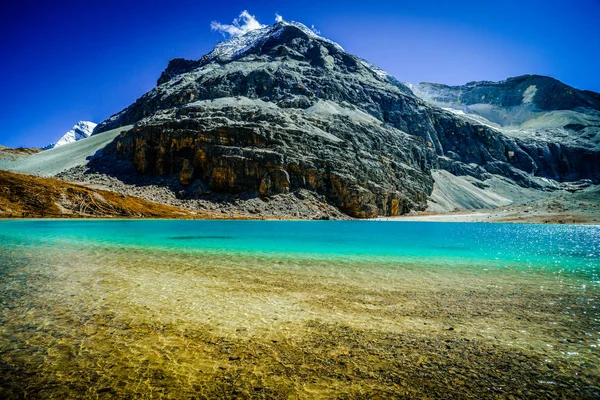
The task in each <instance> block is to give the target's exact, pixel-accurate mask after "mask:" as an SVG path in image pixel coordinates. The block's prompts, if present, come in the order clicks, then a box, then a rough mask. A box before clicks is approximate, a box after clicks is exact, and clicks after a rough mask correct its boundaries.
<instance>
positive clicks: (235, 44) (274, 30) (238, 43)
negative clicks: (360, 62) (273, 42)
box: [204, 21, 344, 62]
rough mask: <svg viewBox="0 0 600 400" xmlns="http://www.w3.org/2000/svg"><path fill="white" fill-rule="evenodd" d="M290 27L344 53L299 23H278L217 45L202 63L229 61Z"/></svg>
mask: <svg viewBox="0 0 600 400" xmlns="http://www.w3.org/2000/svg"><path fill="white" fill-rule="evenodd" d="M290 27H295V28H297V29H299V30H300V31H302V32H303V33H304V34H305V35H307V36H308V37H310V38H312V39H317V40H321V41H324V42H326V43H329V44H331V45H333V46H334V47H336V48H337V49H338V50H340V51H344V49H343V48H342V46H340V45H339V44H337V43H335V42H333V41H331V40H329V39H325V38H324V37H321V36H319V35H317V34H316V33H315V32H314V31H313V30H312V29H310V28H308V27H307V26H306V25H304V24H301V23H300V22H289V21H279V22H277V23H275V24H273V25H269V26H266V27H264V28H260V29H255V30H252V31H250V32H248V33H246V34H245V35H242V36H237V37H234V38H232V39H230V40H227V41H225V42H220V43H218V44H217V45H216V46H215V48H214V49H213V51H211V52H210V53H208V54H207V55H206V56H205V59H204V61H205V62H210V61H221V62H224V61H231V60H233V59H235V58H237V57H238V56H241V55H243V54H244V53H246V52H247V51H248V50H250V49H252V48H255V47H256V46H260V45H262V44H264V43H266V42H267V41H268V40H269V39H277V38H279V36H280V35H281V34H282V33H283V32H284V31H285V30H286V29H289V28H290Z"/></svg>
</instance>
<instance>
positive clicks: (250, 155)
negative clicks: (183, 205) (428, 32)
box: [94, 21, 600, 217]
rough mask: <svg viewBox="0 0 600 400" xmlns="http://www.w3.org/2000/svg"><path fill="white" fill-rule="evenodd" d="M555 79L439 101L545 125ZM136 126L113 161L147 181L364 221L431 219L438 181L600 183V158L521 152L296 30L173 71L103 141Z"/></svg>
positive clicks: (554, 150) (117, 119) (527, 148)
mask: <svg viewBox="0 0 600 400" xmlns="http://www.w3.org/2000/svg"><path fill="white" fill-rule="evenodd" d="M542 78H543V77H536V76H528V77H524V78H523V79H515V80H507V81H503V82H498V83H491V82H485V83H478V84H472V85H470V86H464V87H460V88H459V89H457V90H455V88H452V87H446V86H444V85H437V86H432V87H434V89H435V91H436V93H441V94H442V95H444V96H450V97H452V98H456V99H458V100H459V101H471V100H472V101H478V102H481V101H482V97H483V100H484V101H488V100H489V102H491V103H492V104H495V103H498V104H502V107H505V105H507V104H512V103H515V104H516V103H518V104H524V106H523V107H524V109H525V111H531V110H530V108H532V107H538V103H539V102H540V101H545V98H546V97H547V96H550V95H549V94H547V89H546V88H547V87H551V86H552V82H550V83H547V82H549V81H545V80H544V79H542ZM538 85H539V87H538ZM413 89H414V90H416V89H415V88H414V87H413ZM442 92H443V93H442ZM436 93H434V94H436ZM574 93H575V92H574ZM582 93H583V92H582ZM416 94H419V93H416ZM576 94H577V93H576ZM471 97H472V99H471ZM587 97H589V98H592V97H590V96H587ZM551 98H552V97H551ZM592 99H593V98H592ZM488 104H489V103H488ZM488 104H484V106H486V107H487V105H488ZM539 104H541V103H539ZM484 108H485V107H484ZM488 108H489V107H488ZM485 109H487V108H485ZM491 110H492V111H495V110H496V108H491ZM509 111H510V110H509ZM509 111H506V115H511V116H514V113H513V112H512V111H510V112H509ZM488 122H489V121H488ZM508 122H510V121H508ZM125 125H134V128H133V129H131V130H130V131H128V132H127V133H125V134H123V135H120V136H119V137H118V138H116V139H115V140H114V141H113V142H112V143H111V144H110V145H108V146H107V147H106V148H105V149H104V153H103V154H104V155H105V156H107V157H116V158H117V159H119V160H126V161H128V162H131V163H132V164H133V166H134V167H135V170H136V171H137V173H139V174H143V175H173V176H178V179H179V181H180V183H181V184H182V185H186V186H189V187H196V186H194V185H199V186H202V187H203V188H206V189H203V190H202V193H206V192H207V191H208V192H212V193H223V194H235V195H242V194H243V195H244V196H246V195H247V196H250V197H251V196H253V195H259V196H261V197H264V198H268V197H269V196H277V195H280V194H281V195H284V194H288V193H294V192H296V191H298V190H308V191H310V192H313V193H316V194H317V195H319V196H323V198H324V199H325V200H326V201H327V202H329V203H330V204H333V205H335V206H336V207H338V208H339V209H340V210H342V211H343V212H345V213H347V214H348V215H351V216H354V217H374V216H377V215H398V214H402V213H406V212H408V211H410V210H422V209H424V208H425V207H426V205H427V203H426V202H427V198H428V196H430V195H431V193H432V189H433V176H432V173H431V170H432V169H444V170H446V171H448V172H451V173H453V174H456V175H468V176H471V177H473V178H475V179H478V180H485V179H488V178H490V177H491V176H492V175H500V176H503V177H505V178H508V179H510V180H512V181H515V182H517V183H518V184H519V185H523V186H534V185H537V183H536V181H535V180H533V179H532V178H531V177H532V176H534V175H537V176H542V177H545V178H551V179H555V180H578V179H593V180H594V181H596V180H598V178H599V175H598V174H599V171H600V163H598V161H597V160H598V159H597V154H596V153H595V152H594V151H588V150H586V149H575V148H574V147H572V146H571V143H569V142H565V143H563V144H560V145H556V144H554V143H550V142H545V143H539V142H537V141H535V140H534V141H529V140H521V138H520V137H515V136H508V134H504V133H503V132H501V131H500V130H498V129H497V128H496V127H494V126H490V124H489V123H488V124H486V123H481V122H480V121H473V120H472V119H467V120H466V119H464V118H462V117H461V116H458V115H456V114H455V113H453V112H448V111H446V110H442V109H441V108H438V107H436V106H434V105H430V104H427V103H426V102H425V101H423V100H421V99H419V97H417V95H415V93H413V92H412V91H411V90H410V89H409V88H408V87H407V86H405V85H404V84H401V83H400V82H398V81H397V80H395V79H394V78H393V77H391V76H390V75H388V74H387V73H386V72H385V71H383V70H381V69H379V68H377V67H375V66H374V65H372V64H370V63H369V62H368V61H365V60H363V59H362V58H360V57H358V56H356V55H353V54H349V53H347V52H345V51H344V49H343V48H342V47H341V46H339V45H338V44H336V43H334V42H332V41H330V40H327V39H325V38H322V37H320V36H318V35H317V34H316V33H315V32H313V31H312V30H310V29H309V28H307V27H306V26H304V25H302V24H298V23H294V22H285V21H280V22H278V23H276V24H273V25H270V26H266V27H261V28H258V29H254V30H252V31H250V32H247V33H246V34H244V35H241V36H238V37H235V38H233V39H231V40H228V41H225V42H221V43H219V44H217V45H216V46H215V48H214V49H213V50H212V51H211V52H210V53H208V54H206V55H205V56H203V57H202V58H200V59H199V60H184V59H175V60H172V61H171V62H170V63H169V66H168V67H167V69H166V70H165V71H164V72H163V74H162V75H161V77H160V79H159V81H158V85H157V87H155V88H154V89H152V90H151V91H149V92H148V93H146V94H144V95H143V96H142V97H140V98H139V99H138V100H136V102H135V103H133V104H132V105H130V106H129V107H127V108H126V109H124V110H122V111H121V112H119V113H117V114H115V115H113V116H112V117H110V118H109V119H108V120H106V121H104V122H103V123H101V124H100V125H99V126H98V127H97V128H96V130H95V131H94V134H97V133H100V132H103V131H108V130H112V129H116V128H119V127H121V126H125ZM584 134H586V135H587V132H584ZM108 164H110V165H113V163H112V161H111V162H109V163H108ZM253 193H254V194H253Z"/></svg>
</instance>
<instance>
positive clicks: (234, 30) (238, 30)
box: [210, 10, 277, 38]
mask: <svg viewBox="0 0 600 400" xmlns="http://www.w3.org/2000/svg"><path fill="white" fill-rule="evenodd" d="M275 19H277V17H276V18H275ZM264 27H265V25H262V24H261V23H260V22H258V20H257V19H256V17H255V16H254V15H250V13H249V12H248V11H246V10H244V11H242V13H241V14H240V16H239V17H238V18H235V19H234V20H233V23H232V24H231V25H228V24H221V23H219V22H217V21H213V22H211V23H210V29H212V30H213V31H217V32H220V33H221V34H222V35H223V36H226V35H229V37H230V38H234V37H237V36H241V35H244V34H246V33H248V32H250V31H253V30H255V29H260V28H264Z"/></svg>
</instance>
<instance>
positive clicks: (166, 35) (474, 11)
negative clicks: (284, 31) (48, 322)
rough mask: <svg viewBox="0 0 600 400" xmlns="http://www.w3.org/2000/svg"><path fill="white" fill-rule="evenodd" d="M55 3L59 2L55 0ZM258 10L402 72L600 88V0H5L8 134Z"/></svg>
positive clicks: (147, 85) (57, 120)
mask: <svg viewBox="0 0 600 400" xmlns="http://www.w3.org/2000/svg"><path fill="white" fill-rule="evenodd" d="M52 3H54V4H52ZM243 10H248V11H249V12H250V13H251V14H253V15H255V16H256V18H257V19H258V20H259V21H260V22H261V23H263V24H271V23H273V22H274V19H275V13H278V14H279V15H281V16H283V18H284V19H286V20H294V21H299V22H302V23H304V24H305V25H308V26H311V25H313V24H314V26H315V28H317V29H318V30H319V31H320V32H321V35H322V36H324V37H327V38H329V39H332V40H334V41H336V42H338V43H339V44H341V45H342V46H343V47H344V48H345V49H346V50H347V51H349V52H351V53H354V54H357V55H359V56H361V57H363V58H365V59H367V60H369V61H371V62H372V63H374V64H376V65H378V66H380V67H381V68H383V69H385V70H386V71H388V72H390V73H391V74H392V75H394V76H396V77H397V78H398V79H399V80H401V81H406V82H420V81H430V82H439V83H446V84H457V85H458V84H464V83H466V82H468V81H473V80H502V79H505V78H507V77H510V76H516V75H522V74H527V73H532V74H533V73H535V74H541V75H548V76H552V77H555V78H557V79H559V80H561V81H563V82H565V83H567V84H569V85H572V86H575V87H577V88H579V89H589V90H594V91H597V92H600V74H599V72H598V71H600V0H571V1H552V0H547V1H527V0H521V1H514V0H505V1H460V0H455V1H433V0H429V1H427V0H421V1H414V0H413V1H401V0H398V1H379V0H369V1H364V0H363V1H354V0H348V1H338V0H330V1H323V0H319V1H312V0H305V1H294V2H281V1H188V0H185V1H176V0H171V1H169V2H165V1H152V0H147V1H145V2H140V1H130V0H120V1H114V0H86V1H67V0H63V1H61V0H56V1H53V2H50V1H43V0H38V1H30V0H18V1H4V2H2V4H1V5H0V52H2V57H1V59H0V87H2V89H3V93H2V94H3V95H2V96H1V98H0V144H2V145H5V146H11V147H17V146H31V147H35V146H43V145H45V144H47V143H50V142H52V141H55V140H57V139H58V138H59V137H60V136H61V135H62V134H63V133H64V132H66V131H67V130H69V129H70V128H71V127H72V126H73V125H74V124H75V123H76V122H77V121H79V120H90V121H94V122H101V121H102V120H104V119H106V118H108V117H109V116H110V115H112V114H114V113H116V112H118V111H120V110H121V109H123V108H124V107H126V106H128V105H129V104H131V103H132V102H133V101H135V99H137V98H138V97H140V96H141V95H142V94H144V93H145V92H147V91H148V90H150V89H152V88H153V87H154V86H155V84H156V80H157V79H158V77H159V76H160V73H161V72H162V70H163V69H164V68H165V67H166V65H167V63H168V61H169V60H170V59H172V58H176V57H184V58H190V59H198V58H200V57H201V56H202V55H203V54H205V53H207V52H209V51H210V50H211V49H212V47H213V46H214V45H215V44H216V43H217V42H218V41H220V40H223V36H222V35H221V34H220V33H219V32H216V31H211V29H210V24H211V22H212V21H217V22H220V23H231V21H232V20H233V18H235V17H237V16H238V15H239V14H240V12H241V11H243Z"/></svg>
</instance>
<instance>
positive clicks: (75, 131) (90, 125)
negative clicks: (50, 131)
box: [44, 121, 97, 150]
mask: <svg viewBox="0 0 600 400" xmlns="http://www.w3.org/2000/svg"><path fill="white" fill-rule="evenodd" d="M96 125H97V124H95V123H94V122H90V121H79V122H78V123H76V124H75V126H73V128H71V130H70V131H68V132H67V133H65V134H64V135H63V136H62V137H61V138H60V139H58V141H57V142H56V143H52V144H49V145H48V146H46V147H44V150H50V149H53V148H55V147H58V146H62V145H64V144H67V143H72V142H77V141H78V140H82V139H86V138H88V137H90V135H91V134H92V132H93V131H94V128H95V127H96Z"/></svg>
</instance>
